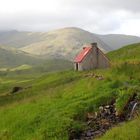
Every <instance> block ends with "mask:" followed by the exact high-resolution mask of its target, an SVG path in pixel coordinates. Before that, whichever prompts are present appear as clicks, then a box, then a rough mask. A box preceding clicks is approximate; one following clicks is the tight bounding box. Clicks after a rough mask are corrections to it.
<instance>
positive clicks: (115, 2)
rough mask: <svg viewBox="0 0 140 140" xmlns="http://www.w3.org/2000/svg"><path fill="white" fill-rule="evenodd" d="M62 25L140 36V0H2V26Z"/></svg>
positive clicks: (25, 28) (28, 28)
mask: <svg viewBox="0 0 140 140" xmlns="http://www.w3.org/2000/svg"><path fill="white" fill-rule="evenodd" d="M63 27H79V28H83V29H85V30H88V31H90V32H93V33H99V34H108V33H118V34H131V35H138V36H140V0H0V30H11V29H16V30H20V31H50V30H54V29H58V28H63Z"/></svg>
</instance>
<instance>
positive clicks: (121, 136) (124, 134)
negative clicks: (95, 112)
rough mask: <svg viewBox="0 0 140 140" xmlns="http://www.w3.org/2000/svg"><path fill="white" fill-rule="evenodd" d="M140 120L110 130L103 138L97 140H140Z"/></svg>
mask: <svg viewBox="0 0 140 140" xmlns="http://www.w3.org/2000/svg"><path fill="white" fill-rule="evenodd" d="M139 139H140V118H137V119H135V120H133V121H130V122H127V123H122V124H119V125H118V126H117V127H114V128H112V129H111V130H109V131H108V132H107V133H106V134H105V135H104V136H103V137H101V138H99V139H96V140H139Z"/></svg>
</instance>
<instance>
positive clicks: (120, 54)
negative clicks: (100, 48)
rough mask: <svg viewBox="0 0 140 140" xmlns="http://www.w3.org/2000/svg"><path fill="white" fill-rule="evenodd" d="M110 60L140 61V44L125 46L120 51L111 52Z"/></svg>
mask: <svg viewBox="0 0 140 140" xmlns="http://www.w3.org/2000/svg"><path fill="white" fill-rule="evenodd" d="M108 56H109V58H110V59H111V60H112V61H116V62H118V61H119V62H123V61H131V62H133V61H140V43H138V44H133V45H128V46H125V47H123V48H121V49H119V50H116V51H113V52H109V53H108Z"/></svg>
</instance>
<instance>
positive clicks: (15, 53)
mask: <svg viewBox="0 0 140 140" xmlns="http://www.w3.org/2000/svg"><path fill="white" fill-rule="evenodd" d="M42 61H43V60H41V59H39V58H37V57H35V56H31V55H29V54H27V53H24V52H22V51H19V50H17V49H12V48H7V47H3V46H0V68H2V67H15V66H19V65H22V64H29V65H35V64H39V63H40V62H42Z"/></svg>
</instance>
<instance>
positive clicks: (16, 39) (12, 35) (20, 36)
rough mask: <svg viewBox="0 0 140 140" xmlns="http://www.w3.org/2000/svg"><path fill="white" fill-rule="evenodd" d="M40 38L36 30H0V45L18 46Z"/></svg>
mask: <svg viewBox="0 0 140 140" xmlns="http://www.w3.org/2000/svg"><path fill="white" fill-rule="evenodd" d="M41 40H43V38H41V35H40V33H38V32H36V33H32V32H19V31H16V30H11V31H0V45H1V46H7V47H15V48H20V47H24V46H26V45H29V44H32V43H35V42H38V41H41Z"/></svg>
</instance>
